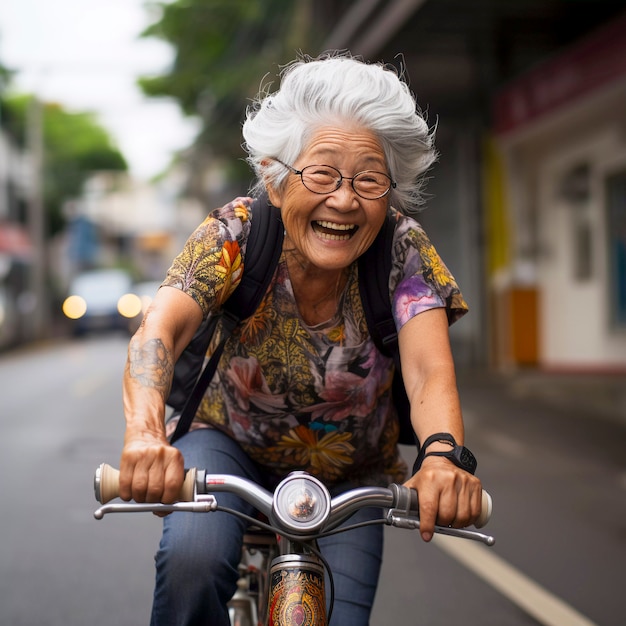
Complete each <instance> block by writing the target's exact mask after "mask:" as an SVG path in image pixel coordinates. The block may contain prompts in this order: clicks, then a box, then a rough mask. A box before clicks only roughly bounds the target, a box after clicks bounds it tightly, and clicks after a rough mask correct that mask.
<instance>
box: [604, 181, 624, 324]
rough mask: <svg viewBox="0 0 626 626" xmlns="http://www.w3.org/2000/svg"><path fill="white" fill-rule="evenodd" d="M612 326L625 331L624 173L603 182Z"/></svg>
mask: <svg viewBox="0 0 626 626" xmlns="http://www.w3.org/2000/svg"><path fill="white" fill-rule="evenodd" d="M606 212H607V239H608V241H607V250H608V266H609V298H610V301H609V306H610V311H611V323H612V325H613V326H615V327H618V328H624V329H626V171H623V172H619V173H617V174H613V175H611V176H609V177H608V178H607V179H606Z"/></svg>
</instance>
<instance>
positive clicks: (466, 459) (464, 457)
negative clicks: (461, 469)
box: [460, 447, 476, 473]
mask: <svg viewBox="0 0 626 626" xmlns="http://www.w3.org/2000/svg"><path fill="white" fill-rule="evenodd" d="M460 461H461V463H462V464H463V465H464V466H465V467H467V468H470V472H472V473H474V471H475V470H476V458H475V457H474V455H473V454H472V453H471V452H470V451H469V450H468V449H467V448H465V447H462V448H461V454H460Z"/></svg>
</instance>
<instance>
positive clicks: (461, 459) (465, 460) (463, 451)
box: [413, 433, 478, 474]
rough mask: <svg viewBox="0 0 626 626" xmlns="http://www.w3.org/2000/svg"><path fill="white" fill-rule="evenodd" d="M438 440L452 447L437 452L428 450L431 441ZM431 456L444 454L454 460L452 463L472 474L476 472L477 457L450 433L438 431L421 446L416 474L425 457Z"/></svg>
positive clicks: (415, 468) (416, 460)
mask: <svg viewBox="0 0 626 626" xmlns="http://www.w3.org/2000/svg"><path fill="white" fill-rule="evenodd" d="M436 441H440V442H441V443H444V442H445V443H448V444H450V446H451V449H450V450H442V451H437V452H426V448H428V446H429V445H430V444H431V443H435V442H436ZM429 456H442V457H444V458H446V459H449V460H450V461H452V463H454V464H455V465H456V466H457V467H460V468H461V469H462V470H465V471H466V472H469V473H470V474H475V473H476V466H477V465H478V462H477V461H476V457H475V456H474V455H473V454H472V452H471V450H469V448H466V447H465V446H460V445H458V444H457V442H456V440H455V438H454V437H453V436H452V435H451V434H450V433H437V434H435V435H431V436H430V437H428V439H426V441H425V442H424V445H423V446H422V447H421V448H420V451H419V454H418V455H417V459H415V464H414V465H413V473H414V474H415V473H416V472H417V470H419V469H420V467H421V466H422V462H423V461H424V459H425V458H426V457H429Z"/></svg>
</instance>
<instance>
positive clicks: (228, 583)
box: [151, 429, 383, 626]
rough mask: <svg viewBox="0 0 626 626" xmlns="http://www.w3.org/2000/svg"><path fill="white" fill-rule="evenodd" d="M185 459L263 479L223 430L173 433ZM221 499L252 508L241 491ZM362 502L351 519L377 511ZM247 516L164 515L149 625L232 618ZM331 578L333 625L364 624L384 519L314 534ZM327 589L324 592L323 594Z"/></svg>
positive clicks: (224, 625) (194, 624) (223, 622)
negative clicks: (362, 506)
mask: <svg viewBox="0 0 626 626" xmlns="http://www.w3.org/2000/svg"><path fill="white" fill-rule="evenodd" d="M176 446H177V447H178V448H179V449H180V450H181V452H182V453H183V456H184V457H185V466H186V467H198V468H201V469H206V470H207V472H209V473H219V474H235V475H238V476H243V477H245V478H248V479H250V480H253V481H255V482H257V483H259V484H264V481H263V479H262V477H261V474H260V472H259V469H258V467H257V466H256V465H255V464H254V463H253V462H252V461H251V460H250V459H249V457H248V456H247V455H246V454H245V452H244V451H243V450H242V449H241V448H240V447H239V445H238V444H237V443H236V442H235V441H233V440H232V439H231V438H230V437H228V436H226V435H224V434H223V433H221V432H219V431H216V430H211V429H202V430H195V431H192V432H190V433H188V434H187V435H185V436H184V437H182V438H181V439H179V440H178V442H177V443H176ZM217 497H218V502H219V503H220V505H222V506H227V507H230V508H235V509H238V510H240V511H242V512H245V513H248V514H250V515H254V510H253V509H252V507H251V506H250V505H248V504H246V503H245V502H243V501H242V500H241V499H240V498H239V497H238V496H234V495H231V494H226V493H220V494H218V496H217ZM380 515H381V513H380V511H379V510H376V509H363V510H361V511H360V512H359V513H357V514H355V515H354V516H353V517H351V518H350V520H348V522H347V523H355V522H360V521H364V520H366V519H372V518H375V517H380ZM245 528H246V523H245V522H244V521H242V520H240V519H239V518H237V517H235V516H233V515H230V514H228V513H223V512H219V511H218V512H214V513H172V514H171V515H168V516H167V517H165V518H164V520H163V537H162V539H161V544H160V546H159V551H158V552H157V555H156V557H155V561H156V586H155V591H154V603H153V606H152V620H151V625H152V626H200V625H203V626H204V625H206V626H209V625H210V626H229V624H230V622H229V618H228V609H227V607H226V604H227V602H228V601H229V600H230V598H231V597H232V596H233V594H234V593H235V590H236V586H237V579H238V573H237V565H238V564H239V559H240V557H241V546H242V541H243V534H244V531H245ZM319 545H320V549H321V550H322V552H323V554H324V557H325V558H326V559H327V561H328V562H329V564H330V567H331V570H332V572H333V576H334V582H335V604H334V609H333V615H332V618H331V619H332V621H331V626H332V625H340V626H366V625H367V624H368V623H369V616H370V612H371V609H372V605H373V603H374V596H375V593H376V587H377V585H378V576H379V572H380V564H381V559H382V550H383V528H382V525H381V524H376V525H371V526H366V527H364V528H359V529H355V530H351V531H348V532H345V533H341V534H338V535H334V536H332V537H328V538H326V539H324V540H321V541H320V542H319ZM328 595H329V594H328V593H327V599H328Z"/></svg>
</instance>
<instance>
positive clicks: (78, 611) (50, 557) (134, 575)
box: [0, 334, 626, 626]
mask: <svg viewBox="0 0 626 626" xmlns="http://www.w3.org/2000/svg"><path fill="white" fill-rule="evenodd" d="M127 341H128V337H127V336H125V335H124V334H120V335H106V336H92V337H88V338H85V339H83V340H77V341H68V340H63V341H59V342H48V343H43V344H38V345H36V346H31V347H29V348H26V349H20V350H16V351H13V352H8V353H5V354H3V355H2V356H0V391H1V393H2V398H3V408H2V411H1V412H0V426H1V428H2V433H3V436H2V438H1V439H0V477H1V479H0V507H1V511H2V533H1V534H0V624H6V625H7V626H9V625H10V626H21V625H24V626H32V625H34V624H37V625H40V624H42V625H43V624H45V625H47V626H61V625H63V626H73V625H79V624H90V625H91V626H98V625H100V624H102V625H104V624H111V623H115V624H119V625H120V626H126V625H128V626H135V625H138V624H147V623H148V621H149V611H150V603H151V592H152V582H153V561H152V559H153V555H154V551H155V547H156V544H157V542H158V538H159V535H160V521H159V520H158V519H157V518H156V517H153V516H151V515H149V514H148V515H118V516H107V517H105V519H104V520H102V521H96V520H94V518H93V511H94V509H95V508H96V502H95V500H94V498H93V474H94V470H95V468H96V467H97V465H98V464H100V463H101V462H103V461H106V462H110V463H111V464H114V465H117V463H118V459H119V453H120V448H121V442H122V436H123V418H122V408H121V377H122V371H123V366H124V360H125V348H126V344H127ZM602 380H603V382H602V385H601V384H600V380H599V379H598V380H594V379H591V378H589V377H586V378H585V377H581V378H580V379H577V378H572V377H569V378H568V377H564V376H559V377H551V376H548V375H544V376H541V375H539V374H536V373H533V374H529V375H523V374H518V375H510V376H505V375H495V374H488V373H486V372H484V371H479V370H461V371H459V386H460V391H461V397H462V402H463V408H464V413H465V420H466V424H467V444H468V446H469V447H470V448H471V449H472V450H473V451H474V452H475V454H476V456H477V458H478V474H479V475H480V477H481V479H482V480H483V483H484V486H485V488H486V489H487V490H488V491H489V492H490V493H491V494H492V496H493V499H494V514H493V518H492V521H491V522H490V524H489V525H488V527H487V528H486V530H487V531H488V532H489V533H491V534H493V535H495V537H496V540H497V542H496V545H495V547H493V548H486V547H485V548H484V549H483V547H482V546H478V545H477V544H473V543H471V545H470V542H464V541H462V540H451V541H453V542H454V545H453V546H452V547H450V546H449V544H447V543H446V544H444V543H438V542H437V541H435V542H434V543H433V544H431V545H425V544H423V543H422V542H421V540H420V539H419V536H418V535H417V533H411V532H409V531H402V530H399V529H394V528H389V529H386V540H387V543H386V552H385V561H384V568H383V574H382V581H381V585H380V590H379V594H378V597H377V602H376V607H375V611H374V618H373V620H372V623H373V624H381V625H385V626H386V625H388V624H401V623H402V624H404V623H406V624H421V623H423V624H429V625H435V626H450V624H454V623H463V624H466V625H468V626H490V625H493V626H528V625H536V624H558V625H560V626H590V625H593V624H596V625H599V626H621V624H623V616H624V607H625V605H624V594H623V563H624V562H626V457H625V456H624V454H623V447H624V442H625V441H626V421H625V420H624V418H625V414H624V406H625V404H624V390H625V389H626V385H625V384H624V383H625V380H624V378H623V377H618V376H615V377H604V378H603V379H602ZM607 407H609V408H610V407H612V409H613V410H612V411H609V410H607ZM403 451H404V452H405V453H406V456H407V459H410V458H411V456H412V454H413V450H411V449H409V448H406V449H403ZM477 549H478V551H476V550H477ZM464 554H465V555H466V557H467V558H469V560H470V561H471V566H472V569H468V567H466V565H463V564H462V562H463V561H462V560H463V558H464V556H463V555H464ZM459 559H461V560H459ZM494 559H495V561H494ZM503 564H504V565H503ZM496 566H497V567H498V569H497V570H496ZM500 567H504V570H501V569H499V568H500ZM490 571H491V572H492V573H496V577H497V579H498V580H496V581H495V582H494V581H491V582H489V573H490ZM485 577H486V578H485ZM528 580H530V581H531V582H532V584H533V585H535V586H536V588H535V587H531V588H530V589H529V590H528V589H527V588H526V586H524V587H523V590H524V593H523V594H522V595H523V596H524V597H523V598H522V599H521V606H520V601H519V599H518V600H515V591H516V589H518V590H519V589H522V587H521V585H522V583H524V585H526V584H527V583H528ZM494 584H496V586H497V588H496V587H494ZM498 585H501V586H498ZM546 594H547V600H546ZM524 601H526V602H527V603H528V604H529V605H530V606H524ZM555 620H556V621H555Z"/></svg>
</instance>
